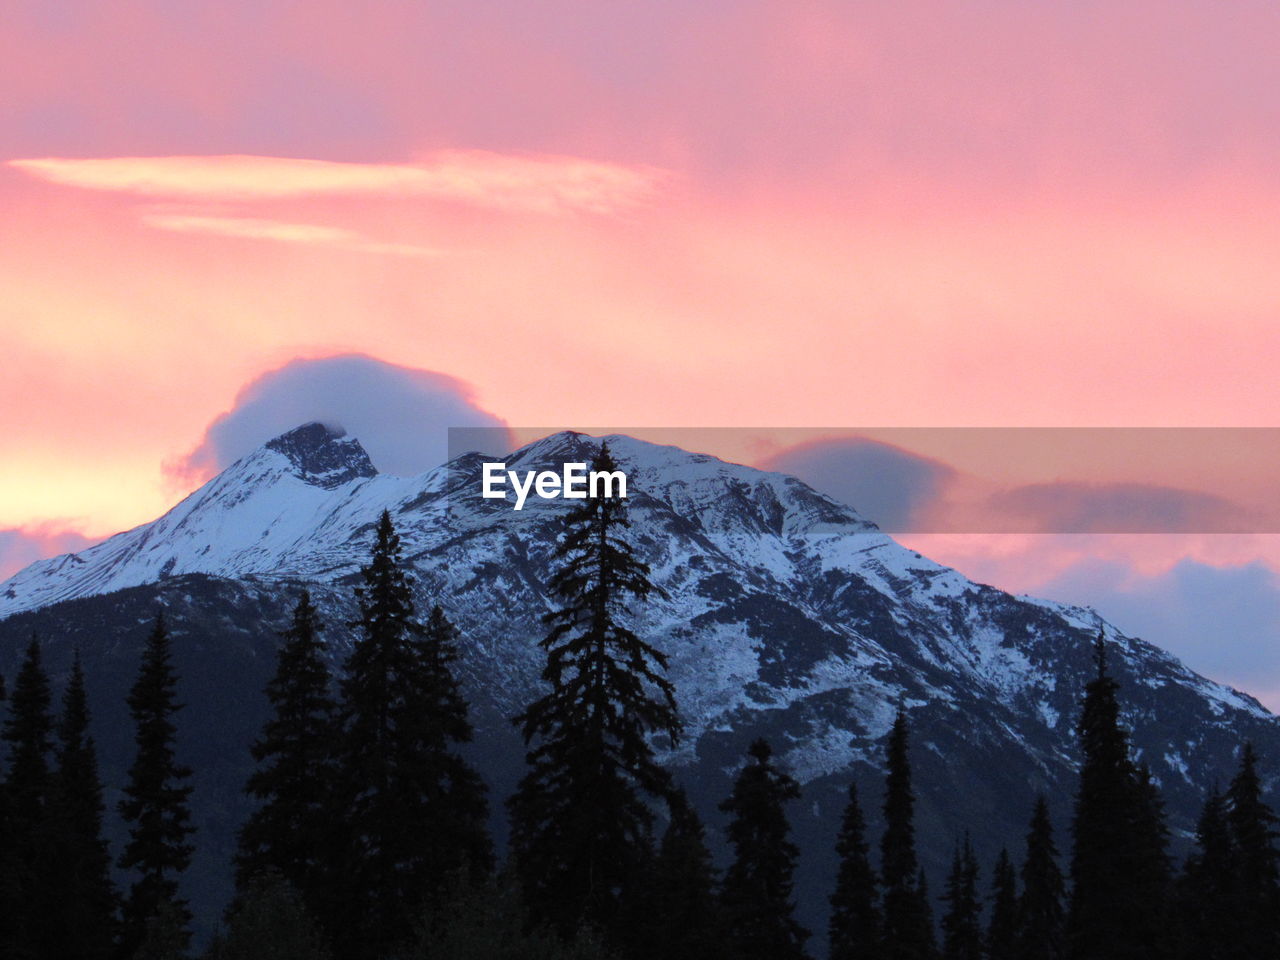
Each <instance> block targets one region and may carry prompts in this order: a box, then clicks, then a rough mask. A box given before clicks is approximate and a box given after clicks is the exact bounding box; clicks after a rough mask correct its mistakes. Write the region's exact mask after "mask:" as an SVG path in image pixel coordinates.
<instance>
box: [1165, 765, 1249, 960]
mask: <svg viewBox="0 0 1280 960" xmlns="http://www.w3.org/2000/svg"><path fill="white" fill-rule="evenodd" d="M1237 871H1238V866H1237V862H1236V849H1235V842H1234V841H1233V840H1232V837H1231V825H1230V823H1229V822H1228V820H1227V801H1226V798H1225V797H1224V796H1223V795H1222V793H1221V791H1219V790H1218V789H1217V788H1216V787H1215V788H1214V789H1213V791H1212V792H1211V793H1210V794H1209V797H1208V799H1207V800H1206V801H1205V804H1204V808H1203V809H1202V810H1201V812H1200V819H1199V820H1198V821H1197V823H1196V849H1195V850H1193V851H1192V852H1191V854H1190V855H1189V856H1188V857H1187V862H1186V864H1185V866H1184V869H1183V874H1182V877H1181V878H1180V880H1179V884H1178V896H1177V903H1178V933H1179V940H1180V941H1181V947H1180V949H1179V951H1178V957H1179V960H1244V958H1245V957H1246V956H1249V954H1246V953H1244V952H1242V950H1241V944H1240V943H1239V942H1238V941H1239V930H1240V922H1239V914H1240V908H1241V897H1240V890H1239V880H1238V877H1237Z"/></svg>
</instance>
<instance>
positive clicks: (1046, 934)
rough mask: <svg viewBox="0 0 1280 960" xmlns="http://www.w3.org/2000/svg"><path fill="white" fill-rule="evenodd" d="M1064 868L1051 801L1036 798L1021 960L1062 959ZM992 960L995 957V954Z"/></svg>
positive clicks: (1026, 864) (1021, 911) (1021, 912)
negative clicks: (1061, 864)
mask: <svg viewBox="0 0 1280 960" xmlns="http://www.w3.org/2000/svg"><path fill="white" fill-rule="evenodd" d="M1062 894H1063V884H1062V870H1061V868H1059V866H1058V848H1057V846H1056V845H1055V844H1054V841H1053V824H1052V822H1051V821H1050V820H1049V803H1048V801H1047V800H1045V798H1044V796H1043V794H1042V795H1040V796H1038V797H1037V798H1036V805H1035V810H1034V811H1033V812H1032V814H1031V826H1030V828H1029V829H1028V831H1027V859H1026V860H1025V861H1023V864H1022V898H1021V899H1020V900H1019V902H1018V951H1017V957H1018V960H1061V958H1062V957H1064V956H1065V944H1064V934H1063V928H1064V923H1065V918H1064V915H1063V906H1062ZM992 960H995V958H994V957H993V958H992Z"/></svg>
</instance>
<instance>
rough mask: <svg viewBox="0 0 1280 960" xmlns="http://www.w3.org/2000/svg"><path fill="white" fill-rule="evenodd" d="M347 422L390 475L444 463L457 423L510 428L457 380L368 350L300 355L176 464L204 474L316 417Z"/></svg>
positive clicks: (253, 387)
mask: <svg viewBox="0 0 1280 960" xmlns="http://www.w3.org/2000/svg"><path fill="white" fill-rule="evenodd" d="M313 420H315V421H320V422H322V423H327V424H333V425H336V426H340V427H342V428H343V429H344V430H346V431H347V433H348V434H350V435H352V436H354V437H355V438H356V439H358V440H359V441H360V443H361V444H362V445H363V446H364V448H365V450H366V451H368V453H369V457H370V459H372V460H373V462H374V465H375V466H376V467H377V468H378V469H379V470H380V471H383V472H385V473H390V474H395V475H398V476H411V475H413V474H417V473H421V472H422V471H424V470H427V469H430V468H431V467H435V466H439V465H440V464H442V463H444V462H445V460H446V459H447V456H448V429H449V428H450V427H490V428H498V429H505V426H506V425H505V423H504V422H503V421H502V420H500V419H498V418H497V417H495V416H493V415H492V414H490V413H487V412H485V411H484V410H482V409H480V407H479V406H478V405H477V404H476V402H475V399H474V397H473V395H472V391H471V388H470V387H468V386H467V385H466V384H464V383H462V382H461V381H459V380H456V379H454V378H453V377H450V376H446V375H445V374H442V373H434V372H432V371H429V370H418V369H414V368H412V367H402V366H398V365H396V364H392V363H386V362H385V361H382V360H377V359H374V358H373V357H369V356H365V355H363V354H348V355H343V356H336V357H325V358H322V359H317V360H294V361H292V362H290V363H287V364H285V365H284V366H283V367H280V368H279V369H276V370H272V371H270V372H268V373H265V374H263V375H262V376H260V377H258V378H257V379H256V380H254V381H253V382H252V383H250V384H248V385H247V386H246V387H244V388H243V389H242V390H241V391H240V393H239V394H238V395H237V396H236V400H235V405H234V406H233V407H232V409H231V410H230V411H228V412H227V413H224V414H222V415H221V416H220V417H218V418H217V419H216V420H214V421H213V423H212V424H210V425H209V428H208V429H207V430H206V431H205V435H204V438H203V440H201V442H200V444H199V445H198V446H197V447H196V448H195V449H194V450H193V451H191V453H189V454H188V455H187V456H186V457H184V458H182V459H181V460H180V461H178V462H177V463H174V464H170V465H169V466H168V468H167V469H168V470H169V472H170V473H171V474H173V475H175V476H178V477H181V478H183V479H185V480H188V481H191V480H199V479H204V478H206V477H207V476H209V475H210V474H212V473H213V472H215V471H217V470H221V469H222V468H224V467H226V466H228V465H230V464H231V463H233V462H234V461H235V460H237V459H238V458H240V457H242V456H244V455H245V454H247V453H250V452H252V451H253V450H255V449H257V448H258V447H259V446H261V445H262V444H263V443H265V442H266V441H268V440H270V439H271V438H273V437H275V436H278V435H279V434H281V433H284V432H286V431H288V430H291V429H293V428H294V427H297V426H299V425H301V424H303V423H307V422H309V421H313Z"/></svg>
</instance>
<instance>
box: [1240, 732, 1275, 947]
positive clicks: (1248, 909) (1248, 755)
mask: <svg viewBox="0 0 1280 960" xmlns="http://www.w3.org/2000/svg"><path fill="white" fill-rule="evenodd" d="M1257 764H1258V757H1257V754H1256V753H1255V752H1254V749H1253V744H1251V743H1246V744H1245V745H1244V749H1243V750H1242V751H1241V754H1240V769H1239V770H1238V771H1237V773H1236V775H1235V777H1233V778H1232V780H1231V785H1230V786H1229V787H1228V788H1227V823H1228V824H1229V825H1230V827H1231V838H1232V842H1233V844H1234V847H1235V866H1236V871H1237V877H1238V880H1239V885H1238V888H1237V891H1238V892H1237V897H1238V910H1237V914H1236V918H1235V919H1236V930H1237V934H1238V935H1237V942H1238V944H1239V947H1240V950H1241V952H1242V953H1243V955H1245V956H1248V957H1272V956H1280V879H1278V877H1277V854H1276V848H1275V837H1276V815H1275V812H1274V811H1273V810H1272V809H1271V807H1270V806H1268V805H1267V803H1266V802H1265V801H1264V800H1263V799H1262V782H1261V779H1260V778H1259V776H1258V769H1257Z"/></svg>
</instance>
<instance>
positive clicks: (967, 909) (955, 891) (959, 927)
mask: <svg viewBox="0 0 1280 960" xmlns="http://www.w3.org/2000/svg"><path fill="white" fill-rule="evenodd" d="M942 899H943V900H944V901H945V902H946V904H947V912H946V913H945V914H944V915H943V917H942V956H943V960H982V956H983V953H982V917H981V909H982V908H981V906H980V904H979V903H978V860H977V858H976V857H975V856H974V854H973V844H972V843H970V841H969V837H968V835H967V834H966V836H965V838H964V843H963V844H961V845H960V846H958V847H957V848H956V851H955V855H954V856H953V858H952V861H951V873H950V874H949V875H948V877H947V888H946V891H945V892H944V893H943V895H942Z"/></svg>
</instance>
